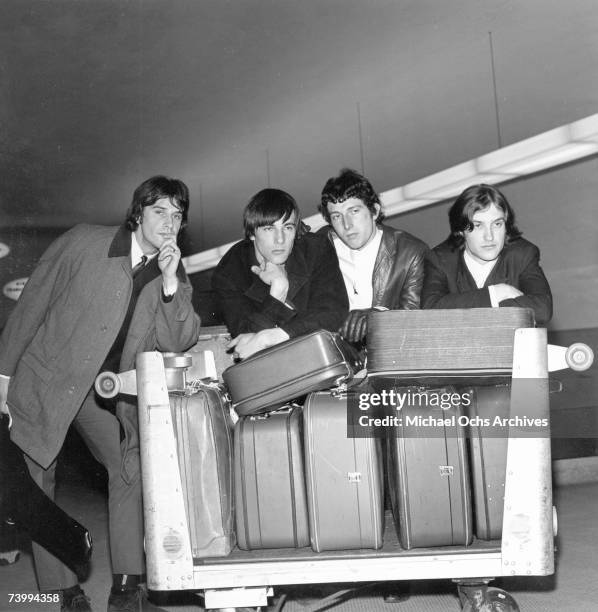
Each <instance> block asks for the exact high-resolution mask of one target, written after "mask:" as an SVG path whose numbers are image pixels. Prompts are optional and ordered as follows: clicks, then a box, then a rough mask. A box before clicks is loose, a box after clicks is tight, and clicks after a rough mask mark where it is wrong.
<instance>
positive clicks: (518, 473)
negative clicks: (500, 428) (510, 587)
mask: <svg viewBox="0 0 598 612" xmlns="http://www.w3.org/2000/svg"><path fill="white" fill-rule="evenodd" d="M546 347H547V341H546V330H545V329H536V328H529V329H518V330H516V332H515V343H514V348H513V379H512V387H511V416H513V415H522V414H523V415H525V414H529V413H533V416H534V417H535V418H541V419H546V422H547V423H548V425H547V426H546V427H545V428H543V432H542V433H543V435H542V434H541V435H542V437H537V438H531V437H518V436H517V435H516V433H517V432H514V433H515V435H513V436H512V435H511V431H510V433H509V442H508V451H507V467H506V479H505V500H504V515H503V530H502V544H501V554H502V569H503V572H502V574H503V575H505V576H508V575H518V576H526V575H536V576H544V575H548V574H552V573H554V541H553V540H554V534H553V509H552V474H551V455H550V435H549V434H550V426H549V423H550V411H549V402H548V363H547V361H548V359H547V348H546ZM511 429H512V428H511V427H510V430H511Z"/></svg>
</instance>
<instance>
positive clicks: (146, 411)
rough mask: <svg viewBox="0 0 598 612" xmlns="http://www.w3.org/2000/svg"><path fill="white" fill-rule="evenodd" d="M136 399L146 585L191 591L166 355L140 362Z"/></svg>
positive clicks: (153, 354) (144, 355)
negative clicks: (167, 384)
mask: <svg viewBox="0 0 598 612" xmlns="http://www.w3.org/2000/svg"><path fill="white" fill-rule="evenodd" d="M137 395H138V400H139V401H138V406H139V407H138V414H139V438H140V455H141V468H142V469H141V474H142V484H143V510H144V519H145V552H146V558H147V584H148V587H149V588H150V589H152V590H160V591H168V590H183V589H188V588H190V586H191V585H192V584H193V557H192V554H191V542H190V539H189V527H188V524H187V515H186V513H185V505H184V501H183V491H182V485H181V476H180V471H179V464H178V459H177V449H176V440H175V436H174V430H173V426H172V417H171V412H170V401H169V398H168V389H167V386H166V375H165V371H164V359H163V356H162V354H160V353H157V352H150V353H140V354H139V355H138V356H137Z"/></svg>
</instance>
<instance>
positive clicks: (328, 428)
mask: <svg viewBox="0 0 598 612" xmlns="http://www.w3.org/2000/svg"><path fill="white" fill-rule="evenodd" d="M303 410H304V435H305V474H306V481H307V499H308V509H309V525H310V533H311V545H312V548H313V549H314V550H315V551H316V552H320V551H324V550H343V549H357V548H374V549H377V548H380V547H381V546H382V534H383V529H384V476H383V469H382V453H381V444H380V440H379V439H375V438H371V437H364V438H348V437H347V397H346V395H344V394H333V393H330V392H319V393H312V394H310V395H309V396H308V398H307V400H306V402H305V406H304V409H303Z"/></svg>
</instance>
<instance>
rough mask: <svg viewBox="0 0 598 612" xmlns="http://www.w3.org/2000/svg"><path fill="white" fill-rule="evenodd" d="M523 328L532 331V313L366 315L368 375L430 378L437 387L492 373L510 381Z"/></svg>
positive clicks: (474, 311) (464, 311) (465, 311)
mask: <svg viewBox="0 0 598 612" xmlns="http://www.w3.org/2000/svg"><path fill="white" fill-rule="evenodd" d="M522 327H534V318H533V311H532V310H530V309H527V308H469V309H454V310H387V311H382V312H372V313H370V314H369V315H368V335H367V354H368V375H369V376H370V378H385V377H386V378H393V379H395V380H397V379H403V380H410V378H411V377H414V378H415V377H417V379H419V380H420V381H421V380H423V379H424V378H429V384H435V382H434V377H437V378H436V379H437V380H443V379H445V378H446V376H447V375H449V376H455V377H467V378H469V379H470V378H471V376H475V375H482V374H488V373H493V374H497V375H503V376H507V375H509V376H510V373H511V369H512V367H513V342H514V334H515V330H516V329H518V328H522ZM443 377H444V378H443ZM414 384H418V383H414ZM419 384H421V383H419ZM426 384H428V383H427V382H426ZM441 384H442V383H441Z"/></svg>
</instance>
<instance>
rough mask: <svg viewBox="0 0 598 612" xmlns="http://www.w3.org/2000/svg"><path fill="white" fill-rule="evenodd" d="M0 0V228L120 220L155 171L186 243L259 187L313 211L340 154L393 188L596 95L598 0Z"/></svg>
mask: <svg viewBox="0 0 598 612" xmlns="http://www.w3.org/2000/svg"><path fill="white" fill-rule="evenodd" d="M0 4H1V8H2V13H3V18H2V22H1V24H0V37H1V38H0V58H1V59H0V83H1V90H0V96H1V97H0V122H1V125H2V128H1V132H0V138H1V145H2V146H1V149H0V173H1V176H2V186H1V187H0V211H1V215H2V216H1V220H2V225H3V226H4V227H8V226H14V227H36V228H66V227H70V226H72V225H74V224H75V223H77V222H83V221H84V222H92V223H119V222H120V221H121V220H122V218H123V215H124V212H125V210H126V208H127V206H128V204H129V202H130V198H131V195H132V192H133V190H134V188H135V187H136V186H137V185H138V184H139V183H140V182H141V181H143V180H144V179H146V178H148V177H149V176H151V175H153V174H158V173H164V174H168V175H172V176H176V177H179V178H181V179H183V180H184V181H185V182H186V183H187V184H188V185H189V187H190V189H191V194H192V204H191V206H192V208H191V212H190V226H189V228H188V237H187V242H186V245H185V248H186V251H187V254H188V253H193V252H197V251H200V250H203V249H206V248H210V247H212V246H216V245H219V244H222V243H225V242H228V241H231V240H235V239H237V238H240V237H241V210H242V208H243V207H244V205H245V204H246V202H247V201H248V199H249V198H250V197H251V195H253V194H254V193H255V192H256V191H258V190H259V189H261V188H263V187H266V186H268V185H271V186H275V187H279V188H282V189H286V190H287V191H289V192H290V193H291V194H292V195H294V196H295V197H296V199H297V200H298V202H299V204H300V207H301V209H302V212H303V214H304V215H305V216H309V215H311V214H314V212H315V211H316V205H317V201H318V197H319V193H320V190H321V188H322V186H323V184H324V182H325V180H326V179H327V178H328V177H329V176H331V175H333V174H335V173H336V172H337V171H338V170H339V169H340V168H341V167H342V166H347V165H348V166H353V167H355V168H357V169H364V170H365V172H366V174H367V175H368V176H369V177H370V178H371V179H372V181H373V182H374V185H375V186H376V188H377V189H378V190H379V191H384V190H387V189H390V188H392V187H396V186H399V185H402V184H405V183H408V182H411V181H414V180H416V179H418V178H420V177H423V176H426V175H428V174H431V173H434V172H437V171H439V170H442V169H444V168H446V167H449V166H452V165H455V164H457V163H459V162H461V161H464V160H468V159H471V158H473V157H476V156H479V155H482V154H484V153H487V152H488V151H491V150H494V149H496V148H497V147H498V146H499V145H500V144H502V145H506V144H510V143H512V142H516V141H518V140H521V139H523V138H527V137H529V136H532V135H534V134H536V133H539V132H543V131H545V130H548V129H551V128H553V127H555V126H558V125H562V124H565V123H570V122H572V121H575V120H577V119H579V118H582V117H584V116H586V115H590V114H592V113H594V112H596V110H597V109H598V86H597V79H596V74H598V8H597V7H596V3H595V0H568V1H567V2H562V0H525V1H522V0H451V1H450V2H446V0H305V1H303V2H298V1H296V0H137V1H133V0H130V1H124V0H122V1H114V0H95V1H93V2H92V1H89V2H84V1H79V0H55V1H53V2H48V1H47V0H42V1H40V0H2V2H1V3H0ZM490 33H491V34H490ZM491 47H492V52H493V54H492V55H491ZM493 63H494V73H493V70H492V68H493ZM494 85H495V86H496V98H495V96H494V93H495V90H494Z"/></svg>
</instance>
